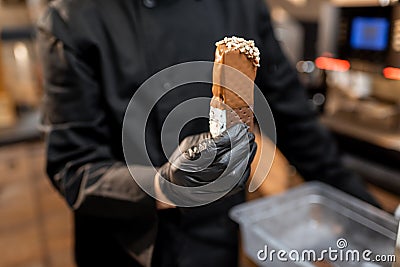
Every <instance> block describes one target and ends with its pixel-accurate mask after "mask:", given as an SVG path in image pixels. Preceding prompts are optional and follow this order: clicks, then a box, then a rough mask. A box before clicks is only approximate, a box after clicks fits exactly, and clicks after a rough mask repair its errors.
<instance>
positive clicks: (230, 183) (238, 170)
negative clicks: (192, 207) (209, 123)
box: [156, 124, 257, 205]
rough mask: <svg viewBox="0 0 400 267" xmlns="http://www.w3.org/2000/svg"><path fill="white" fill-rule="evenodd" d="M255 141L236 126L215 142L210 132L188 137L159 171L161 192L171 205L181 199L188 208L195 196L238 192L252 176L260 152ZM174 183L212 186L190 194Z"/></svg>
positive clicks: (185, 185)
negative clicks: (257, 154) (183, 191)
mask: <svg viewBox="0 0 400 267" xmlns="http://www.w3.org/2000/svg"><path fill="white" fill-rule="evenodd" d="M254 139H255V137H254V134H253V133H249V132H247V126H246V125H244V124H238V125H235V126H233V127H231V128H229V129H228V130H227V131H225V132H224V133H222V134H221V135H220V136H218V137H216V138H214V139H212V138H211V135H210V133H202V134H198V135H193V136H189V137H187V138H185V139H184V140H183V141H182V142H181V144H180V145H179V148H177V149H176V150H175V152H174V153H173V154H172V156H171V157H170V160H169V162H167V163H166V164H164V165H163V166H162V167H161V168H160V169H159V170H158V175H157V176H158V177H157V179H158V181H159V185H160V189H161V191H162V192H163V194H164V195H165V196H166V197H167V198H168V199H170V200H171V201H172V202H174V203H176V200H180V201H179V202H181V201H184V202H187V203H188V205H189V203H190V202H191V201H196V196H195V195H196V194H199V195H202V197H204V196H205V195H207V194H223V193H228V192H229V195H231V194H234V193H237V192H238V191H240V190H241V189H243V188H244V187H245V185H246V182H247V180H248V178H249V176H250V164H251V162H252V161H253V159H254V156H255V153H256V150H257V144H256V143H255V141H254ZM157 179H156V180H157ZM220 179H222V180H223V182H222V183H221V184H218V185H217V184H215V186H212V185H214V184H213V183H214V182H218V181H220ZM171 183H172V184H174V185H179V186H184V187H191V188H193V187H200V186H204V185H211V186H209V187H207V189H204V188H203V189H199V190H195V189H193V191H191V193H190V195H189V194H184V193H182V191H181V190H179V188H178V189H177V188H176V187H174V186H171ZM185 198H188V199H185Z"/></svg>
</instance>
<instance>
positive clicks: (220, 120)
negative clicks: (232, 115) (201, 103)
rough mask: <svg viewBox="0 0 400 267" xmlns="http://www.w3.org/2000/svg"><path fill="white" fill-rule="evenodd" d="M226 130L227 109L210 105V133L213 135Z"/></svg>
mask: <svg viewBox="0 0 400 267" xmlns="http://www.w3.org/2000/svg"><path fill="white" fill-rule="evenodd" d="M225 130H226V110H221V109H218V108H214V107H210V133H211V135H212V137H216V136H218V135H220V134H222V133H223V132H224V131H225Z"/></svg>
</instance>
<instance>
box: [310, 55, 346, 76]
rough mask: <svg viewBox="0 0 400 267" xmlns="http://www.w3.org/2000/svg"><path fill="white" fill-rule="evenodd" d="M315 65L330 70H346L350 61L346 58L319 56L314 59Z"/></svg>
mask: <svg viewBox="0 0 400 267" xmlns="http://www.w3.org/2000/svg"><path fill="white" fill-rule="evenodd" d="M315 65H316V66H317V67H318V68H320V69H322V70H332V71H342V72H344V71H348V70H349V69H350V62H349V61H347V60H342V59H336V58H330V57H319V58H317V59H316V60H315Z"/></svg>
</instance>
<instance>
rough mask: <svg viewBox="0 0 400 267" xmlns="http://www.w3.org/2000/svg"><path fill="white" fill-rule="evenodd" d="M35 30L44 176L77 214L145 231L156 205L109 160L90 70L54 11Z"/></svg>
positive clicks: (103, 112)
mask: <svg viewBox="0 0 400 267" xmlns="http://www.w3.org/2000/svg"><path fill="white" fill-rule="evenodd" d="M38 28H39V32H38V41H39V48H40V54H41V56H42V61H43V73H44V87H45V96H44V105H43V120H44V126H45V129H46V141H47V172H48V175H49V177H50V178H51V181H52V183H53V184H54V185H55V187H56V188H57V189H58V190H59V191H60V192H61V194H62V195H63V196H64V197H65V199H66V200H67V202H68V204H69V205H70V206H71V207H72V208H73V209H74V210H75V211H77V212H82V213H84V214H87V215H93V216H98V217H105V218H110V219H135V220H137V221H138V222H139V223H143V224H148V225H149V222H154V220H155V217H156V208H155V201H154V200H153V199H152V198H151V197H149V196H148V195H147V194H146V193H145V192H144V191H142V190H141V188H140V187H139V186H138V185H137V184H136V183H135V182H134V180H133V179H132V177H131V175H130V173H129V171H128V168H127V166H126V165H125V163H123V162H119V161H117V160H116V159H115V157H114V155H113V152H112V148H111V147H110V138H111V137H110V129H109V127H110V126H109V124H108V123H107V119H108V118H107V114H106V106H105V105H104V103H105V101H104V99H103V96H102V94H101V88H100V85H99V80H100V78H99V77H96V71H95V67H94V66H93V64H91V63H88V62H87V61H88V60H84V59H83V57H82V51H79V50H78V49H77V47H76V46H75V45H74V42H73V41H72V40H71V33H70V29H69V26H68V25H67V24H66V23H65V21H63V20H62V18H61V17H60V16H59V14H58V13H57V12H56V11H55V10H53V9H51V8H50V9H49V10H48V12H47V13H46V15H44V16H43V18H42V20H41V21H40V22H39V27H38ZM149 173H152V172H149ZM149 179H153V177H151V174H150V175H149Z"/></svg>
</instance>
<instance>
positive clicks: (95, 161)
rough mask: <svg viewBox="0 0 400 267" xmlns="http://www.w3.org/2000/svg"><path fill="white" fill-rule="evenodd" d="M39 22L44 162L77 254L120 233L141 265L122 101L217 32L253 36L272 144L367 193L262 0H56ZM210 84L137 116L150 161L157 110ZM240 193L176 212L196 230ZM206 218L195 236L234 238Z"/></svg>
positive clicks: (143, 227)
mask: <svg viewBox="0 0 400 267" xmlns="http://www.w3.org/2000/svg"><path fill="white" fill-rule="evenodd" d="M39 33H40V34H39V41H40V46H41V53H42V56H43V62H44V78H45V99H44V122H45V123H46V125H48V134H47V144H48V151H47V155H48V162H47V163H48V164H47V171H48V174H49V177H50V178H51V180H52V182H53V184H54V185H55V186H56V188H57V189H58V190H59V191H60V192H61V193H62V194H63V196H64V197H65V198H66V200H67V202H68V204H69V205H70V206H71V207H72V208H73V209H74V210H75V211H76V218H77V219H76V220H77V231H76V232H77V240H79V238H80V236H84V235H85V234H86V235H87V236H88V238H86V239H85V240H86V241H81V242H80V243H79V242H77V250H78V251H77V253H78V254H79V251H81V252H82V253H89V252H88V251H90V250H92V251H93V250H96V249H95V247H96V246H98V245H99V244H101V243H102V242H103V243H107V242H108V243H109V244H111V243H112V242H111V241H110V240H111V239H113V238H111V237H113V236H119V237H121V236H123V238H116V239H117V240H118V242H119V243H122V244H123V246H124V247H125V248H128V250H129V252H132V255H133V256H134V257H135V258H136V259H137V260H138V261H140V262H142V263H143V264H147V265H149V258H150V255H151V252H152V249H153V247H152V244H153V243H154V239H155V238H156V227H157V222H158V219H157V212H156V209H155V203H154V200H153V199H152V198H151V197H149V196H147V195H146V194H145V193H144V192H143V191H142V190H141V189H140V188H139V187H138V186H137V185H136V184H135V183H134V182H133V180H132V179H131V176H130V174H129V172H128V169H127V167H126V165H125V163H124V158H123V153H122V146H121V127H122V121H123V117H124V113H125V109H126V107H127V105H128V102H129V100H130V98H131V97H132V95H133V94H134V93H135V90H136V89H137V88H138V87H139V86H140V85H141V84H142V83H143V82H144V81H145V80H146V79H147V78H149V77H150V76H151V75H153V74H154V73H156V72H157V71H159V70H162V69H164V68H166V67H169V66H172V65H174V64H177V63H182V62H187V61H195V60H207V61H213V59H214V50H215V46H214V43H215V42H216V41H218V40H220V39H221V38H223V37H225V36H232V35H236V36H241V37H244V38H246V39H253V40H255V42H256V44H257V46H258V47H259V49H260V52H261V68H259V70H258V74H257V80H256V83H257V85H258V86H259V87H260V89H261V90H262V91H263V93H264V95H265V97H266V98H267V100H268V101H269V105H270V107H271V109H272V112H273V115H274V117H275V121H276V130H277V137H278V140H277V145H278V147H279V148H280V149H281V151H282V152H283V153H284V154H285V156H286V157H287V158H288V160H289V161H290V162H291V164H293V165H294V166H295V167H296V168H297V169H298V171H299V172H300V173H301V174H302V175H303V176H304V177H305V178H306V179H309V180H312V179H318V180H322V181H324V182H327V183H329V184H332V185H334V186H336V187H338V188H341V189H343V190H345V191H347V192H351V193H352V194H354V195H356V196H358V197H361V198H363V199H365V200H369V201H373V200H372V199H371V198H370V196H369V195H368V194H367V193H365V191H364V188H363V185H362V183H361V182H360V180H359V179H358V178H357V177H356V176H354V175H353V174H351V173H350V172H349V171H348V170H346V169H345V168H344V167H343V165H342V163H341V162H340V159H339V155H338V151H337V148H336V146H335V143H334V142H333V140H332V138H331V136H330V134H329V133H328V131H327V130H326V129H324V128H323V127H322V126H321V125H320V124H319V123H318V121H317V117H316V114H315V113H314V112H313V111H312V110H311V109H310V107H309V104H308V101H307V98H306V95H305V90H304V89H303V88H302V87H301V85H300V84H299V81H298V79H297V76H296V72H295V71H294V70H293V69H292V67H291V66H290V64H289V63H288V61H287V59H286V57H285V56H284V54H283V53H282V51H281V49H280V47H279V44H278V42H277V41H276V39H275V37H274V33H273V30H272V27H271V22H270V18H269V13H268V10H267V8H266V6H265V4H264V1H263V0H160V1H158V2H155V1H154V0H144V1H143V2H142V1H140V0H115V1H110V0H79V1H78V0H56V1H53V2H52V3H51V4H50V7H49V9H48V10H47V12H46V13H45V15H44V16H43V17H42V18H41V20H40V22H39ZM166 83H167V81H166ZM210 95H211V91H210V87H209V86H203V85H196V88H195V90H193V88H191V90H188V89H186V90H185V88H181V90H180V92H179V93H175V94H172V95H171V96H167V97H166V99H164V101H162V102H161V103H160V104H159V105H157V107H156V110H155V112H154V113H153V114H152V116H151V118H150V122H149V124H148V134H149V138H150V139H149V140H150V143H151V146H150V147H149V150H150V151H149V154H150V156H151V158H152V161H153V162H154V164H155V165H158V166H160V165H162V164H163V163H164V162H165V160H166V159H165V157H164V156H163V155H162V153H160V151H161V148H160V140H159V139H160V138H159V135H160V129H161V123H162V121H163V119H164V118H165V114H168V112H169V111H170V110H171V109H172V108H173V107H174V106H175V105H177V104H179V103H180V102H182V101H184V100H185V99H189V98H192V97H196V96H210ZM207 130H208V123H207V121H204V120H203V121H197V122H195V123H192V124H191V125H189V126H188V127H186V128H185V131H184V133H183V136H185V135H190V134H194V133H199V132H204V131H207ZM149 179H150V178H149ZM241 201H243V197H242V196H238V197H236V198H234V199H225V200H222V201H218V202H217V203H215V204H211V205H208V206H205V207H202V208H198V209H194V211H190V212H180V215H179V216H181V219H182V221H183V222H180V223H182V224H185V223H184V221H185V220H187V221H186V222H187V225H190V226H191V223H193V222H198V221H201V222H202V223H199V225H198V228H197V230H198V232H199V233H201V232H202V231H201V227H203V228H205V229H207V227H211V228H212V226H207V225H208V224H207V223H203V221H207V220H208V221H209V222H211V221H212V220H215V218H216V217H213V216H216V215H217V214H219V215H221V214H223V215H224V216H225V217H226V214H227V211H228V209H229V208H230V207H231V206H232V205H233V204H235V203H239V202H241ZM221 203H224V204H221ZM177 216H178V215H177ZM199 218H202V219H199ZM202 220H203V221H202ZM90 221H92V222H93V223H88V222H90ZM79 222H80V224H79ZM94 224H97V226H96V227H97V228H96V227H95V226H93V225H94ZM79 225H82V226H79ZM84 225H86V226H84ZM99 225H100V226H99ZM220 226H222V227H223V225H222V224H221V225H220ZM220 226H218V227H220ZM85 227H86V228H85ZM98 227H100V228H98ZM218 227H216V228H215V229H216V231H217V234H215V233H212V234H204V233H203V234H199V238H204V239H206V241H207V238H210V240H214V239H215V240H216V241H215V242H216V243H218V240H224V239H225V240H228V241H227V242H226V243H224V242H222V244H223V245H225V246H226V245H228V246H229V244H230V243H232V244H234V243H235V242H236V241H234V240H236V235H235V234H233V235H234V238H232V233H233V232H232V231H234V230H235V227H230V228H229V227H228V229H225V230H221V231H220V232H218ZM94 228H95V229H97V230H96V231H101V232H98V235H100V236H103V237H102V238H99V237H98V236H96V231H94V230H93V229H94ZM188 228H191V227H188ZM195 228H196V227H193V229H195ZM211 228H209V229H211ZM197 230H196V231H197ZM88 231H91V232H92V235H90V234H88V233H87V232H88ZM188 231H192V230H188ZM193 231H194V230H193ZM224 231H225V232H224ZM203 232H204V231H203ZM205 232H206V233H207V231H205ZM211 232H212V231H211ZM185 234H187V235H191V234H188V233H187V232H184V233H183V235H185ZM191 236H196V235H191ZM210 236H213V237H210ZM82 240H83V239H82ZM210 240H208V241H207V242H209V243H212V241H210ZM229 242H230V243H229ZM97 251H99V249H97ZM100 251H101V249H100ZM100 254H101V253H100ZM83 255H85V254H83ZM78 258H79V255H78ZM203 258H204V257H203ZM78 260H79V259H78ZM192 266H195V265H192ZM209 266H210V265H209ZM216 266H218V265H216ZM220 266H221V265H220Z"/></svg>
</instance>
